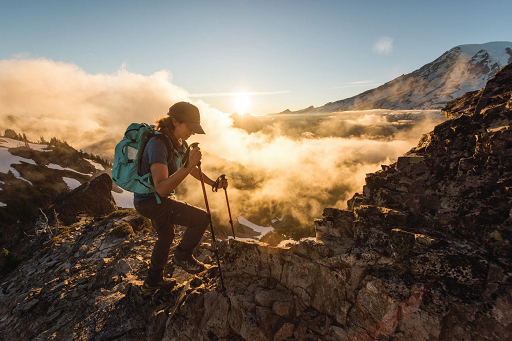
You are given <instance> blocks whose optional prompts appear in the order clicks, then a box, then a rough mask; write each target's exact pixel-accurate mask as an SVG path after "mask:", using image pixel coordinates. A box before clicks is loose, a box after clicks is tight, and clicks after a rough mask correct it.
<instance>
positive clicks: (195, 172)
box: [190, 167, 228, 188]
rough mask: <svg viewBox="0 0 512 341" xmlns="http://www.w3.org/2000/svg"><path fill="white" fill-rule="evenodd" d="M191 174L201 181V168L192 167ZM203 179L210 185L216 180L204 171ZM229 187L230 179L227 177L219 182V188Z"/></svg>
mask: <svg viewBox="0 0 512 341" xmlns="http://www.w3.org/2000/svg"><path fill="white" fill-rule="evenodd" d="M190 174H191V175H192V176H193V177H194V178H196V179H197V180H199V181H201V178H200V177H199V168H197V167H194V169H192V171H191V172H190ZM203 179H204V183H205V184H207V185H210V186H211V185H213V183H214V182H215V181H214V180H212V179H210V178H209V177H208V176H207V175H206V174H204V173H203ZM227 187H228V180H227V179H224V180H221V182H220V183H219V188H227Z"/></svg>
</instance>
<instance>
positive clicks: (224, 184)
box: [219, 178, 228, 189]
mask: <svg viewBox="0 0 512 341" xmlns="http://www.w3.org/2000/svg"><path fill="white" fill-rule="evenodd" d="M219 188H224V189H226V188H228V179H226V178H224V179H220V180H219Z"/></svg>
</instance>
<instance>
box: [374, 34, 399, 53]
mask: <svg viewBox="0 0 512 341" xmlns="http://www.w3.org/2000/svg"><path fill="white" fill-rule="evenodd" d="M394 41H395V40H394V39H393V38H390V37H381V38H379V40H377V42H376V43H375V44H374V45H373V52H376V53H378V54H389V53H391V52H393V42H394Z"/></svg>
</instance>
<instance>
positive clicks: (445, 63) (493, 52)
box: [283, 42, 512, 113]
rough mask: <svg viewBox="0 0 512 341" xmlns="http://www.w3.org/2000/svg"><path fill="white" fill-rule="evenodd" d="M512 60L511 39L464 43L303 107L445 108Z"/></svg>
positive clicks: (364, 108) (354, 108)
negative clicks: (375, 82) (385, 78)
mask: <svg viewBox="0 0 512 341" xmlns="http://www.w3.org/2000/svg"><path fill="white" fill-rule="evenodd" d="M510 62H512V43H511V42H491V43H486V44H471V45H460V46H456V47H454V48H452V49H451V50H449V51H447V52H445V53H444V54H443V55H442V56H440V57H439V58H437V59H436V60H434V61H433V62H431V63H428V64H426V65H424V66H422V67H421V68H420V69H418V70H416V71H413V72H411V73H409V74H406V75H402V76H400V77H398V78H395V79H393V80H392V81H390V82H388V83H385V84H383V85H381V86H379V87H377V88H375V89H372V90H368V91H366V92H363V93H361V94H359V95H356V96H354V97H350V98H347V99H344V100H340V101H336V102H330V103H327V104H325V105H324V106H321V107H318V108H313V107H309V108H307V109H303V110H299V111H300V112H308V113H312V112H319V113H320V112H337V111H345V110H367V109H393V110H408V109H441V108H443V107H444V106H445V105H446V103H447V102H448V101H450V100H452V99H454V98H458V97H460V96H462V95H463V94H465V93H466V92H469V91H475V90H480V89H481V88H483V87H484V86H485V84H486V83H487V81H488V80H490V79H491V78H492V77H494V74H495V73H496V72H497V71H498V70H499V69H501V68H502V67H504V66H505V65H507V64H509V63H510ZM283 113H284V112H283Z"/></svg>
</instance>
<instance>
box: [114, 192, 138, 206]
mask: <svg viewBox="0 0 512 341" xmlns="http://www.w3.org/2000/svg"><path fill="white" fill-rule="evenodd" d="M112 196H113V197H114V201H115V202H116V205H117V206H119V207H121V208H134V207H133V193H131V192H128V191H123V192H122V193H117V192H114V191H112Z"/></svg>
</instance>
